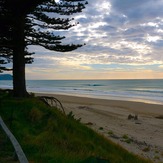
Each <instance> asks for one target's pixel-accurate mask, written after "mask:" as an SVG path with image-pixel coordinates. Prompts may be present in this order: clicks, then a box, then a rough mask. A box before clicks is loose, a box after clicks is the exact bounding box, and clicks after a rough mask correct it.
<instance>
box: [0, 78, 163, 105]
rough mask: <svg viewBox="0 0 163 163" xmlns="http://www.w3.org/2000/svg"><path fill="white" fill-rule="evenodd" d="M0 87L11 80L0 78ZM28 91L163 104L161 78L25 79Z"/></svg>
mask: <svg viewBox="0 0 163 163" xmlns="http://www.w3.org/2000/svg"><path fill="white" fill-rule="evenodd" d="M0 88H12V81H9V80H8V81H7V80H6V81H3V80H0ZM27 90H28V91H29V92H40V93H50V94H52V93H54V94H55V93H56V94H66V95H75V96H84V97H93V98H102V99H114V100H117V99H118V100H129V101H139V102H146V103H157V104H163V79H155V80H149V79H147V80H143V79H142V80H27Z"/></svg>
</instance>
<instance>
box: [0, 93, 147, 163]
mask: <svg viewBox="0 0 163 163" xmlns="http://www.w3.org/2000/svg"><path fill="white" fill-rule="evenodd" d="M0 115H1V116H2V117H3V119H4V121H5V122H6V123H7V125H8V127H9V128H10V129H11V131H12V133H13V134H14V135H15V137H16V138H17V139H18V141H19V142H20V144H21V146H22V148H23V150H24V152H25V154H26V156H27V158H28V160H29V162H31V163H33V162H34V163H37V162H38V163H55V162H56V163H58V162H59V163H62V162H64V163H66V162H71V163H73V162H77V163H78V162H81V163H82V162H93V163H96V162H110V163H145V162H148V161H145V160H143V159H141V158H139V157H137V156H134V155H132V154H130V153H129V152H127V151H126V150H124V149H122V148H121V147H119V146H117V145H115V144H113V143H112V142H110V141H109V140H106V139H105V138H104V137H102V136H100V135H99V134H97V133H95V132H94V131H92V130H91V129H89V128H87V127H86V126H84V125H83V124H81V123H80V122H78V121H77V120H74V119H73V117H72V116H66V115H63V114H62V113H61V112H60V111H59V110H57V109H56V108H49V107H47V106H45V104H43V103H42V102H40V101H39V100H38V99H37V98H29V99H13V98H9V97H4V96H3V97H2V94H1V98H0ZM8 149H10V148H8ZM0 150H3V149H1V148H0ZM0 153H1V151H0ZM4 156H5V154H4ZM0 157H1V158H2V157H3V156H2V154H1V155H0ZM106 160H108V161H106Z"/></svg>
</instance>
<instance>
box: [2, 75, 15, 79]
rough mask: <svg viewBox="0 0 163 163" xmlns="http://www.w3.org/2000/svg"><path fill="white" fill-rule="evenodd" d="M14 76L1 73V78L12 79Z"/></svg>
mask: <svg viewBox="0 0 163 163" xmlns="http://www.w3.org/2000/svg"><path fill="white" fill-rule="evenodd" d="M12 79H13V77H12V75H10V74H0V80H12Z"/></svg>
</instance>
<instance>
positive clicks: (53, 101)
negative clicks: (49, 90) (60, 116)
mask: <svg viewBox="0 0 163 163" xmlns="http://www.w3.org/2000/svg"><path fill="white" fill-rule="evenodd" d="M39 98H40V100H41V101H43V102H44V103H45V104H46V105H48V106H50V107H52V106H54V104H55V107H56V108H60V109H61V110H62V112H63V113H64V114H65V110H64V108H63V105H62V103H61V102H60V101H59V100H58V99H57V98H55V97H49V96H40V97H39ZM58 104H59V105H58Z"/></svg>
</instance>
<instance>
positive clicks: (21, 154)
mask: <svg viewBox="0 0 163 163" xmlns="http://www.w3.org/2000/svg"><path fill="white" fill-rule="evenodd" d="M0 125H1V127H2V129H3V130H4V132H5V133H6V135H7V136H8V138H9V139H10V141H11V143H12V145H13V147H14V149H15V152H16V154H17V156H18V159H19V162H20V163H28V160H27V158H26V156H25V154H24V152H23V150H22V148H21V146H20V144H19V143H18V141H17V140H16V138H15V137H14V135H13V134H12V133H11V131H10V130H9V129H8V128H7V126H6V125H5V123H4V122H3V120H2V118H1V116H0Z"/></svg>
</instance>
